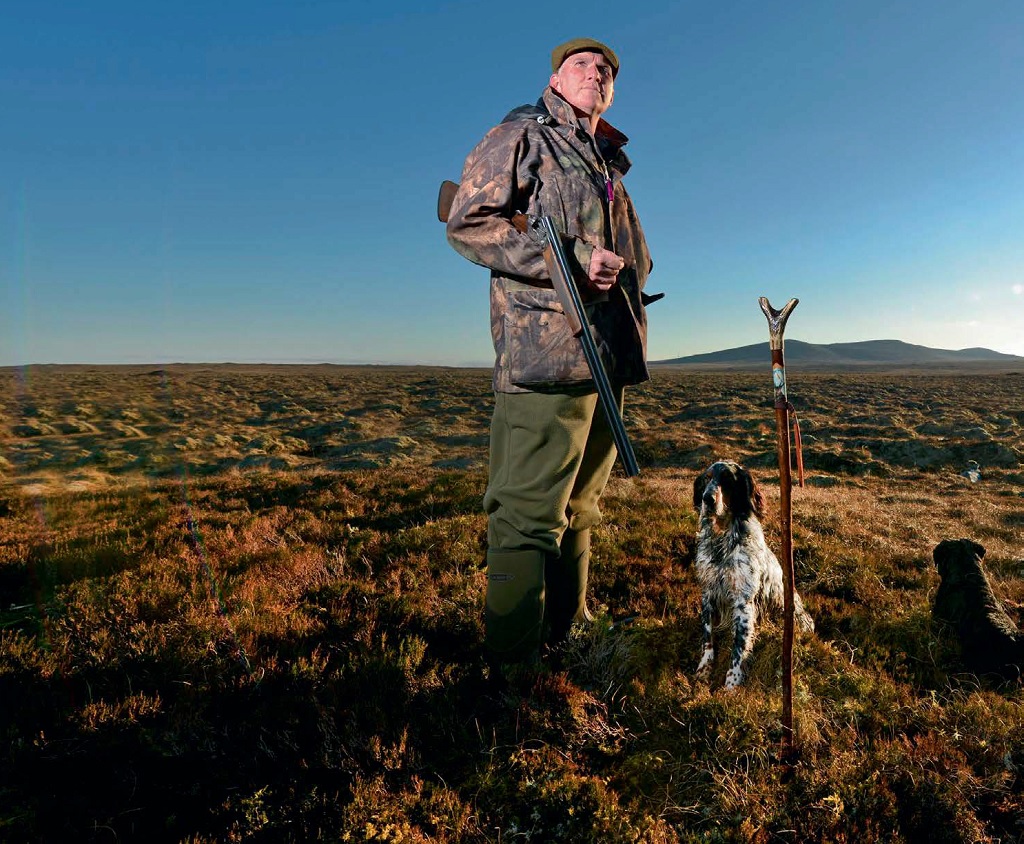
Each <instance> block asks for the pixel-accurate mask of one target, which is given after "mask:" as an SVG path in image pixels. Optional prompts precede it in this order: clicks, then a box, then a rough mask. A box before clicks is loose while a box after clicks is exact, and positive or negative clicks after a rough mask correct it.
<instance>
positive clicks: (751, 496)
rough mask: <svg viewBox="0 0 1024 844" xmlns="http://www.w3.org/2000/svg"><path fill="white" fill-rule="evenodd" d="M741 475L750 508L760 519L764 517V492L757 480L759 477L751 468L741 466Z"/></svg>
mask: <svg viewBox="0 0 1024 844" xmlns="http://www.w3.org/2000/svg"><path fill="white" fill-rule="evenodd" d="M739 472H740V477H741V478H742V479H743V487H744V492H745V493H746V496H747V501H748V502H749V505H748V506H749V509H750V510H751V511H753V513H754V515H755V516H757V517H758V518H759V519H763V518H764V494H763V493H762V492H761V487H760V485H759V484H758V482H757V479H756V478H755V477H754V475H753V474H752V473H751V472H750V470H749V469H745V468H743V467H740V470H739Z"/></svg>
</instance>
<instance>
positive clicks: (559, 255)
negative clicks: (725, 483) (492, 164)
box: [437, 181, 640, 478]
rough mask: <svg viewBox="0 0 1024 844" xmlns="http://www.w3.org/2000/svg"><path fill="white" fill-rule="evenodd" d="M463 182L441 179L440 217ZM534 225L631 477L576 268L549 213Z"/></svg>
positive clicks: (520, 222) (625, 437) (520, 225)
mask: <svg viewBox="0 0 1024 844" xmlns="http://www.w3.org/2000/svg"><path fill="white" fill-rule="evenodd" d="M458 189H459V186H458V185H457V184H455V182H450V181H444V182H442V183H441V190H440V192H439V193H438V196H437V218H438V219H439V220H440V221H441V222H442V223H447V222H448V212H449V210H450V209H451V206H452V202H453V201H454V199H455V193H456V191H457V190H458ZM512 225H514V226H515V227H516V229H517V230H518V231H520V232H522V233H524V234H525V233H526V231H527V229H528V227H529V226H530V221H529V219H528V218H527V216H526V215H525V214H516V215H515V216H513V217H512ZM533 225H535V226H536V227H538V228H539V229H540V233H541V235H542V236H543V238H544V263H545V264H546V265H547V268H548V275H549V276H550V278H551V286H552V287H553V288H554V290H555V294H556V295H557V296H558V301H559V303H560V304H561V306H562V311H563V312H564V313H565V318H566V320H567V321H568V323H569V330H570V331H571V332H572V334H573V336H574V337H578V338H579V341H580V343H581V344H582V346H583V356H584V357H585V358H586V361H587V367H588V368H589V369H590V377H591V378H592V379H593V381H594V386H595V387H596V388H597V398H598V402H599V403H600V405H601V408H602V409H603V410H604V415H605V419H607V420H608V427H609V428H611V431H612V437H613V439H614V440H615V448H616V449H617V450H618V452H619V459H620V460H621V461H622V468H623V470H624V471H625V473H626V477H627V478H634V477H636V476H637V475H639V474H640V466H639V464H638V463H637V462H636V455H635V454H634V453H633V445H632V443H630V441H629V434H627V433H626V426H625V425H624V424H623V422H622V416H621V414H620V413H619V405H618V402H617V401H616V400H615V393H614V392H613V390H612V385H611V382H610V381H609V380H608V373H607V372H606V371H605V368H604V364H603V363H602V361H601V356H600V354H599V353H598V351H597V343H596V342H595V341H594V335H593V334H592V333H591V328H590V322H589V321H588V320H587V312H586V310H585V309H584V307H583V299H582V297H581V296H580V291H579V288H578V287H577V286H576V282H575V281H574V280H573V277H572V270H571V269H570V268H569V261H568V259H567V258H566V256H565V247H564V246H563V245H562V238H561V235H559V233H558V231H557V230H556V229H555V224H554V222H552V220H551V218H550V217H548V216H547V215H545V216H542V217H537V218H535V220H534V222H533Z"/></svg>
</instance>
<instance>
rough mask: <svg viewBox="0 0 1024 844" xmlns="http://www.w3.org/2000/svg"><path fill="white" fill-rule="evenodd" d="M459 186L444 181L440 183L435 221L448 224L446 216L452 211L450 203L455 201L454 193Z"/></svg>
mask: <svg viewBox="0 0 1024 844" xmlns="http://www.w3.org/2000/svg"><path fill="white" fill-rule="evenodd" d="M458 189H459V186H458V185H457V184H456V183H455V182H449V181H448V180H447V179H445V180H444V181H443V182H441V189H440V190H439V191H438V192H437V219H438V220H440V221H441V222H442V223H447V222H448V214H449V213H450V212H451V210H452V203H453V202H454V201H455V192H456V191H457V190H458Z"/></svg>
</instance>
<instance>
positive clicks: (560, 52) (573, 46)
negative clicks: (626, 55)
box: [551, 38, 619, 76]
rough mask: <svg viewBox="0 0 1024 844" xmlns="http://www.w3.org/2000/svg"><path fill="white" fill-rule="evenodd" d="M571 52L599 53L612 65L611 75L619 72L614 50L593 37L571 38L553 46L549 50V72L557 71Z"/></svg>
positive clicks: (617, 58)
mask: <svg viewBox="0 0 1024 844" xmlns="http://www.w3.org/2000/svg"><path fill="white" fill-rule="evenodd" d="M573 53H600V54H601V55H602V56H604V57H605V58H606V59H608V64H610V65H611V66H612V76H616V75H617V74H618V72H619V57H618V56H616V55H615V51H614V50H613V49H612V48H611V47H609V46H608V45H607V44H602V43H601V42H600V41H595V40H594V39H593V38H573V39H572V41H566V42H565V43H564V44H559V45H558V46H557V47H555V49H554V50H552V51H551V72H552V73H558V68H560V67H561V66H562V62H564V61H565V60H566V58H568V57H569V56H571V55H572V54H573Z"/></svg>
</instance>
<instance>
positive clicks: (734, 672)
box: [725, 666, 743, 691]
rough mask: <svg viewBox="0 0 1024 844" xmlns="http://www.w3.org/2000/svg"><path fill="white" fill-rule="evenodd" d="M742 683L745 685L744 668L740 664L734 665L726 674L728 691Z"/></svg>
mask: <svg viewBox="0 0 1024 844" xmlns="http://www.w3.org/2000/svg"><path fill="white" fill-rule="evenodd" d="M741 685H743V669H742V668H739V667H738V666H733V667H732V668H730V669H729V671H728V673H727V674H726V675H725V688H726V691H732V690H733V689H736V688H738V687H739V686H741Z"/></svg>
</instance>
